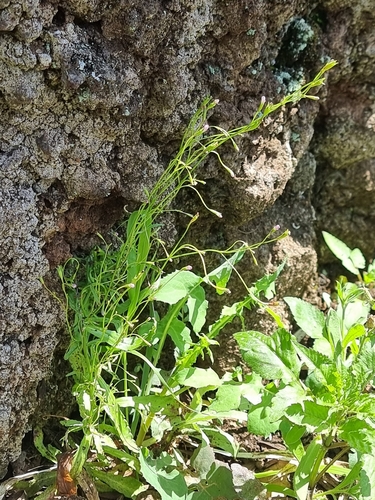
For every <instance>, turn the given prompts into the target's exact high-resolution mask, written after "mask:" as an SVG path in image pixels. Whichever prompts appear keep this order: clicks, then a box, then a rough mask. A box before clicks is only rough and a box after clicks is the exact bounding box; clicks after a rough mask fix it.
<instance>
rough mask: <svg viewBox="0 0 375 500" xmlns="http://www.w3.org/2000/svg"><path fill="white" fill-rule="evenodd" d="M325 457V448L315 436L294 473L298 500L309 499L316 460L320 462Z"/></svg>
mask: <svg viewBox="0 0 375 500" xmlns="http://www.w3.org/2000/svg"><path fill="white" fill-rule="evenodd" d="M323 458H324V448H323V446H322V444H321V443H320V442H319V441H318V439H317V438H315V439H314V440H313V441H311V443H310V444H309V446H308V447H307V450H306V453H305V455H304V456H303V457H302V459H301V461H300V463H299V465H298V467H297V469H296V471H295V473H294V477H293V486H294V491H295V492H296V494H297V498H298V500H307V498H308V494H309V481H310V475H311V472H312V470H313V468H314V466H315V464H316V462H317V461H319V463H320V462H321V461H322V459H323Z"/></svg>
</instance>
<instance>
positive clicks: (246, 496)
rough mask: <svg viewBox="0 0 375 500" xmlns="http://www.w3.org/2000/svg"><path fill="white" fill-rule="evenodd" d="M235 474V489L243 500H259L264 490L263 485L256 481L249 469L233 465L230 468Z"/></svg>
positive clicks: (236, 464)
mask: <svg viewBox="0 0 375 500" xmlns="http://www.w3.org/2000/svg"><path fill="white" fill-rule="evenodd" d="M230 468H231V470H232V474H233V484H234V488H235V490H236V491H237V493H238V498H239V499H241V500H259V498H262V496H261V495H260V493H261V492H262V491H263V490H264V486H263V484H262V483H261V482H260V481H259V480H258V479H255V474H254V472H253V471H252V470H250V469H249V467H246V466H244V465H240V464H238V463H232V464H231V466H230Z"/></svg>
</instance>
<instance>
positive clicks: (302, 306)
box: [284, 297, 325, 339]
mask: <svg viewBox="0 0 375 500" xmlns="http://www.w3.org/2000/svg"><path fill="white" fill-rule="evenodd" d="M284 301H285V302H286V303H287V304H288V306H289V307H290V310H291V311H292V314H293V317H294V319H295V321H296V323H297V325H298V326H299V327H300V328H302V330H303V331H304V332H305V333H306V334H307V335H308V336H309V337H311V338H313V339H318V338H321V337H323V331H324V326H325V317H324V314H323V313H322V312H321V311H320V310H319V309H317V308H316V307H314V306H313V305H312V304H309V303H308V302H305V301H304V300H302V299H297V298H296V297H284Z"/></svg>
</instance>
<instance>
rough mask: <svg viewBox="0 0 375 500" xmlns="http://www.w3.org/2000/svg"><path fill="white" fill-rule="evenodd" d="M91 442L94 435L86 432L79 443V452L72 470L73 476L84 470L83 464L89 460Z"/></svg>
mask: <svg viewBox="0 0 375 500" xmlns="http://www.w3.org/2000/svg"><path fill="white" fill-rule="evenodd" d="M91 442H92V435H91V434H84V436H83V438H82V439H81V442H80V443H79V447H78V450H77V453H76V454H75V455H74V458H73V463H72V469H71V471H70V475H71V476H72V478H76V477H77V476H78V475H79V474H80V473H81V472H82V469H83V466H84V465H85V463H86V461H87V455H88V453H89V451H90V446H91Z"/></svg>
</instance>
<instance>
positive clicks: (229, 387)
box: [210, 373, 264, 411]
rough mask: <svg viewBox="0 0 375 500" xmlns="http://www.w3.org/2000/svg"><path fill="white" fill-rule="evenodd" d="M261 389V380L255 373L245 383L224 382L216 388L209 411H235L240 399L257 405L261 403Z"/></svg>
mask: <svg viewBox="0 0 375 500" xmlns="http://www.w3.org/2000/svg"><path fill="white" fill-rule="evenodd" d="M263 387H264V386H263V384H262V378H261V377H259V375H256V374H255V373H254V374H252V375H251V376H250V379H249V381H248V382H246V383H240V382H233V381H231V382H226V383H224V384H223V385H222V386H220V387H219V388H218V390H217V392H216V397H215V399H214V400H213V401H212V403H211V404H210V410H213V411H228V410H237V409H238V408H239V406H240V404H241V399H242V398H245V399H246V400H247V401H249V402H250V403H252V404H258V403H260V401H261V396H260V393H261V392H262V391H263Z"/></svg>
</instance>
